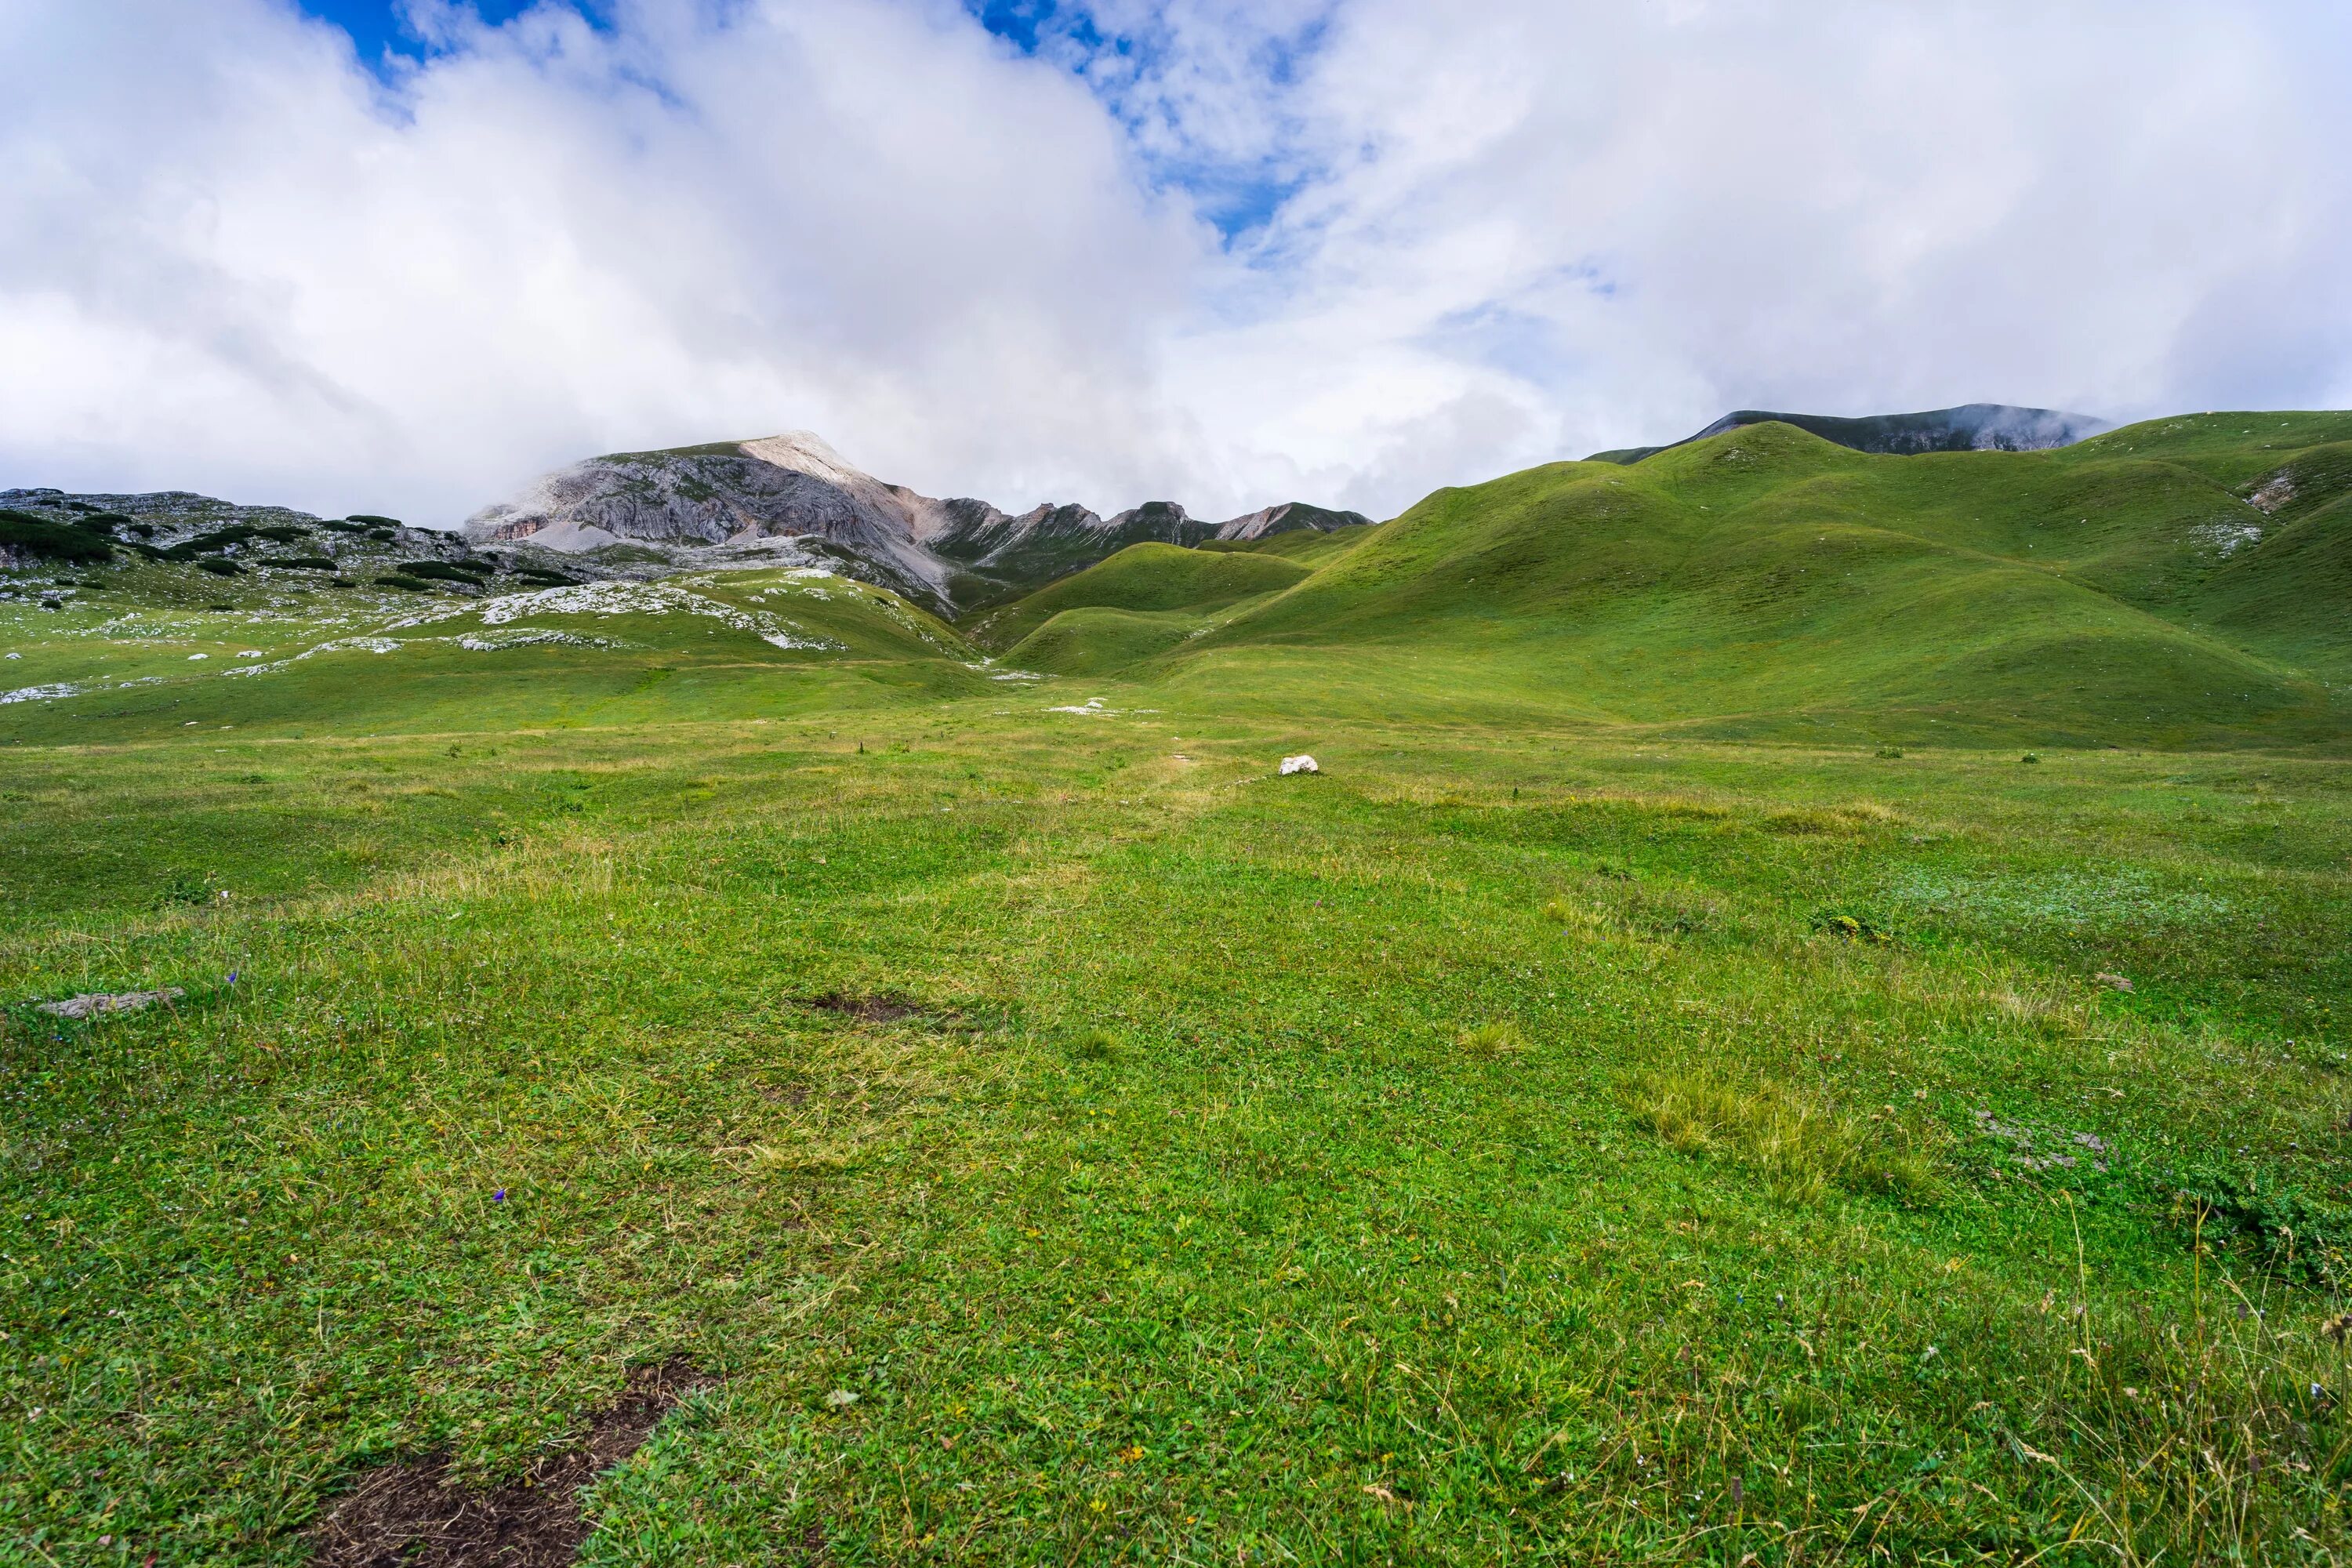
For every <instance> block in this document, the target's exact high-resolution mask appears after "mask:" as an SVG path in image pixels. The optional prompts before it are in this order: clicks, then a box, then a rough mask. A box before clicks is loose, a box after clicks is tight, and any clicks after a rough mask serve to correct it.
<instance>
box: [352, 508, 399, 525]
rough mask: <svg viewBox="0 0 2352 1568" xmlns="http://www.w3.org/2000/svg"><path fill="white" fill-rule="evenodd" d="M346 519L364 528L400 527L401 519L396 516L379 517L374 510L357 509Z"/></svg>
mask: <svg viewBox="0 0 2352 1568" xmlns="http://www.w3.org/2000/svg"><path fill="white" fill-rule="evenodd" d="M345 521H350V522H356V523H358V524H359V525H360V526H361V527H362V528H371V529H374V528H398V527H399V526H400V519H398V518H396V517H378V516H377V515H376V514H375V513H373V512H372V511H355V512H353V513H352V515H351V516H350V517H349V518H347V519H346V520H345Z"/></svg>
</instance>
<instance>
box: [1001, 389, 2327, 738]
mask: <svg viewBox="0 0 2352 1568" xmlns="http://www.w3.org/2000/svg"><path fill="white" fill-rule="evenodd" d="M2238 417H2239V418H2252V417H2253V416H2238ZM2263 417H2264V418H2265V420H2266V421H2267V422H2268V424H2269V425H2270V426H2271V427H2270V428H2268V429H2266V430H2263V431H2261V432H2258V433H2257V435H2256V437H2253V438H2251V439H2250V438H2248V437H2244V436H2239V437H2236V442H2237V444H2236V445H2235V446H2230V445H2227V444H2225V443H2224V441H2223V439H2222V437H2221V435H2220V434H2218V433H2217V432H2213V431H2208V430H2205V429H2204V428H2203V425H2202V424H2201V423H2200V422H2199V421H2175V422H2170V423H2169V424H2159V425H2157V426H2135V427H2133V428H2131V429H2128V430H2124V431H2118V432H2116V433H2114V434H2112V435H2110V436H2106V437H2100V438H2099V439H2098V440H2096V441H2093V442H2087V443H2084V445H2082V446H2080V447H2072V448H2068V449H2065V450H2062V451H2057V452H2049V453H2000V452H1993V453H1958V454H1937V455H1930V456H1925V457H1917V458H1876V457H1867V456H1864V455H1862V454H1859V453H1854V452H1850V451H1847V450H1845V449H1844V448H1843V447H1833V446H1832V445H1830V444H1829V443H1827V442H1824V441H1821V440H1818V439H1816V438H1814V437H1809V436H1806V435H1805V434H1803V433H1802V432H1801V431H1798V430H1796V429H1794V428H1792V427H1790V426H1782V425H1767V426H1750V427H1748V428H1747V429H1745V430H1740V431H1736V432H1733V433H1730V434H1728V435H1726V436H1724V437H1717V438H1715V439H1712V440H1709V441H1706V442H1701V443H1697V444H1695V445H1693V446H1690V447H1680V448H1677V449H1675V450H1674V451H1671V452H1667V453H1664V454H1661V455H1659V456H1657V457H1655V458H1651V459H1649V460H1648V461H1645V462H1643V463H1642V464H1640V465H1638V466H1635V467H1633V468H1622V467H1618V466H1616V465H1613V464H1606V463H1567V464H1555V465H1552V466H1549V467H1547V468H1537V469H1532V470H1529V471H1528V472H1526V473H1523V474H1517V475H1512V476H1510V477H1508V478H1506V479H1497V480H1495V481H1493V482H1492V483H1489V484H1486V485H1479V486H1474V487H1469V488H1466V489H1450V490H1441V491H1439V492H1437V493H1436V494H1435V495H1433V496H1432V497H1430V498H1429V499H1428V500H1425V501H1423V502H1422V503H1421V504H1420V505H1419V506H1416V507H1414V508H1413V509H1412V510H1409V511H1408V512H1406V513H1405V514H1404V516H1402V517H1401V518H1399V519H1397V520H1396V521H1392V522H1390V523H1387V524H1384V525H1382V526H1381V527H1380V528H1378V529H1374V530H1368V531H1364V532H1363V533H1362V535H1360V537H1359V538H1358V539H1356V540H1354V541H1352V542H1350V543H1349V547H1348V548H1347V549H1345V550H1344V551H1343V552H1338V553H1336V554H1334V555H1333V556H1331V557H1329V558H1328V559H1326V560H1321V561H1315V562H1310V563H1309V564H1312V565H1314V566H1315V567H1316V569H1315V570H1314V571H1313V573H1312V574H1311V575H1309V576H1307V578H1305V579H1304V580H1303V581H1301V582H1299V583H1298V584H1296V585H1295V586H1291V587H1289V588H1287V589H1285V590H1284V591H1281V592H1279V593H1277V594H1276V595H1273V596H1272V597H1270V598H1267V599H1265V600H1264V601H1263V602H1259V603H1255V604H1247V605H1242V606H1241V607H1239V608H1238V609H1237V610H1236V611H1234V613H1232V614H1229V615H1225V616H1218V617H1215V618H1214V621H1213V624H1211V623H1210V622H1209V621H1208V620H1206V619H1203V620H1202V621H1199V622H1196V623H1195V627H1194V629H1199V628H1200V627H1201V626H1206V627H1207V628H1208V629H1206V630H1205V632H1204V633H1203V635H1202V636H1200V637H1186V638H1182V639H1163V640H1160V641H1159V642H1156V643H1155V642H1153V641H1151V640H1150V639H1148V638H1142V637H1138V636H1136V635H1135V628H1134V627H1133V626H1130V625H1129V623H1126V622H1124V621H1119V620H1115V619H1110V618H1100V619H1098V620H1097V622H1096V623H1095V626H1096V627H1097V632H1098V634H1099V636H1100V637H1101V639H1102V641H1103V646H1102V647H1098V648H1091V649H1090V648H1087V647H1083V646H1080V645H1082V644H1083V643H1084V642H1085V641H1086V640H1087V636H1088V635H1089V634H1088V631H1087V626H1086V625H1085V624H1083V623H1073V624H1071V625H1070V626H1066V627H1065V628H1064V631H1063V635H1062V637H1061V642H1060V644H1059V645H1058V646H1057V647H1056V648H1055V658H1057V659H1058V660H1059V663H1058V664H1057V665H1056V666H1055V668H1070V669H1085V670H1088V671H1107V670H1110V669H1114V668H1116V669H1126V670H1129V671H1132V672H1134V673H1136V674H1139V675H1148V676H1150V677H1152V678H1155V679H1165V680H1168V681H1171V682H1173V683H1176V684H1179V685H1183V686H1187V687H1192V686H1198V687H1201V688H1204V689H1215V690H1217V691H1219V692H1221V693H1223V694H1225V695H1226V696H1227V697H1228V698H1229V699H1230V700H1234V701H1236V702H1251V703H1258V704H1264V705H1265V706H1268V707H1271V708H1279V709H1282V710H1292V711H1297V710H1300V709H1301V705H1302V703H1305V704H1311V705H1312V708H1313V710H1324V709H1327V708H1328V709H1335V710H1343V711H1349V712H1356V713H1360V714H1362V715H1364V716H1368V717H1370V716H1385V717H1394V718H1400V719H1403V718H1420V717H1423V716H1426V715H1430V714H1433V713H1437V712H1442V711H1444V710H1445V709H1446V708H1447V707H1448V706H1449V705H1458V706H1459V708H1460V710H1463V711H1464V712H1465V713H1470V714H1475V713H1481V712H1493V711H1496V709H1497V706H1498V705H1500V706H1503V707H1508V708H1510V709H1514V710H1520V711H1524V712H1528V713H1530V714H1533V713H1543V714H1545V715H1547V716H1549V717H1552V718H1559V717H1568V716H1578V717H1590V718H1593V719H1596V720H1599V721H1605V722H1609V723H1612V724H1617V725H1625V724H1646V725H1657V726H1667V727H1671V728H1673V729H1675V731H1680V732H1685V733H1704V734H1711V735H1717V736H1725V737H1733V738H1766V737H1769V738H1775V739H1797V740H1813V739H1821V738H1826V737H1829V736H1832V735H1834V736H1838V737H1840V738H1849V737H1850V738H1852V739H1854V740H1863V739H1869V740H1873V741H1874V742H1934V741H1937V740H1939V739H1940V740H1945V741H1955V742H1962V743H2005V742H2010V741H2017V742H2048V743H2053V744H2074V745H2084V744H2114V745H2124V746H2133V747H2137V746H2200V747H2201V746H2211V745H2217V744H2230V743H2244V742H2253V743H2258V744H2265V745H2291V746H2319V747H2335V746H2337V745H2339V744H2340V742H2341V739H2342V737H2343V735H2344V734H2345V733H2346V730H2347V715H2346V695H2345V694H2346V692H2347V689H2352V618H2347V616H2343V615H2342V614H2340V613H2338V612H2337V611H2336V610H2335V609H2332V608H2329V607H2328V606H2330V605H2336V604H2337V603H2339V602H2340V596H2341V593H2342V592H2347V591H2352V461H2347V460H2345V459H2344V458H2341V456H2340V453H2341V452H2342V451H2343V450H2344V448H2343V447H2342V445H2341V442H2342V438H2343V437H2344V436H2345V434H2346V433H2347V430H2352V420H2347V417H2346V416H2336V415H2328V416H2263ZM2231 428H2232V429H2233V430H2236V429H2242V428H2244V426H2240V425H2238V424H2237V423H2236V421H2235V420H2232V421H2231ZM2281 472H2286V473H2288V474H2289V475H2290V477H2295V478H2298V479H2299V481H2300V482H2299V483H2298V485H2297V489H2296V491H2295V500H2294V502H2293V503H2292V504H2291V505H2289V506H2287V507H2285V508H2284V509H2282V510H2277V511H2276V512H2274V513H2266V512H2264V511H2263V510H2257V509H2256V508H2254V507H2253V506H2252V505H2251V504H2249V502H2248V500H2246V499H2245V497H2246V494H2248V493H2251V491H2252V489H2253V488H2254V487H2256V486H2257V485H2259V484H2260V483H2261V482H2262V481H2263V479H2265V478H2266V477H2269V476H2272V475H2275V474H2278V473H2281ZM1136 564H1137V565H1138V566H1141V565H1143V564H1146V563H1141V562H1139V563H1136ZM1075 581H1076V579H1074V580H1073V582H1075ZM1049 592H1051V591H1050V590H1049ZM1134 597H1136V595H1134V594H1133V593H1132V592H1130V593H1129V595H1128V599H1132V598H1134ZM1041 598H1042V596H1041ZM1128 599H1123V600H1120V601H1118V602H1119V603H1121V604H1122V605H1128ZM1128 607H1137V608H1140V607H1147V606H1143V605H1129V606H1128ZM1005 613H1006V614H1008V615H1015V614H1019V613H1020V606H1018V605H1016V606H1014V608H1013V610H1012V611H1009V612H1005ZM1335 665H1337V666H1343V667H1349V668H1359V667H1367V668H1368V667H1374V666H1377V667H1379V668H1382V669H1384V670H1385V671H1387V672H1388V679H1384V680H1382V681H1381V682H1380V683H1379V684H1378V685H1377V686H1368V685H1367V683H1363V682H1359V681H1352V680H1339V681H1326V680H1325V672H1327V671H1328V670H1329V669H1331V668H1333V667H1334V666H1335ZM1470 672H1475V673H1470ZM1318 683H1320V684H1323V685H1325V686H1327V687H1328V697H1327V698H1326V699H1324V700H1322V701H1319V702H1318V701H1317V700H1315V699H1314V698H1312V697H1311V696H1308V695H1306V694H1305V692H1304V691H1302V688H1306V689H1312V688H1313V687H1315V686H1316V685H1317V684H1318Z"/></svg>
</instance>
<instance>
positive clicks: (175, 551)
mask: <svg viewBox="0 0 2352 1568" xmlns="http://www.w3.org/2000/svg"><path fill="white" fill-rule="evenodd" d="M260 532H261V531H260V530H259V529H257V528H248V527H247V526H246V525H245V524H243V523H241V522H240V523H234V524H232V525H230V526H229V527H227V528H215V529H214V530H213V531H211V532H209V533H199V534H197V535H196V536H195V537H194V539H184V540H182V541H180V542H179V543H177V544H174V545H173V546H172V547H171V548H170V549H169V550H166V551H164V552H163V557H162V559H163V560H165V561H194V559H195V558H196V557H197V556H199V555H211V554H214V553H215V552H219V551H223V550H227V549H229V548H231V547H233V546H235V545H239V544H243V543H244V542H246V541H247V540H248V539H253V538H256V537H257V536H258V535H259V534H260Z"/></svg>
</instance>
